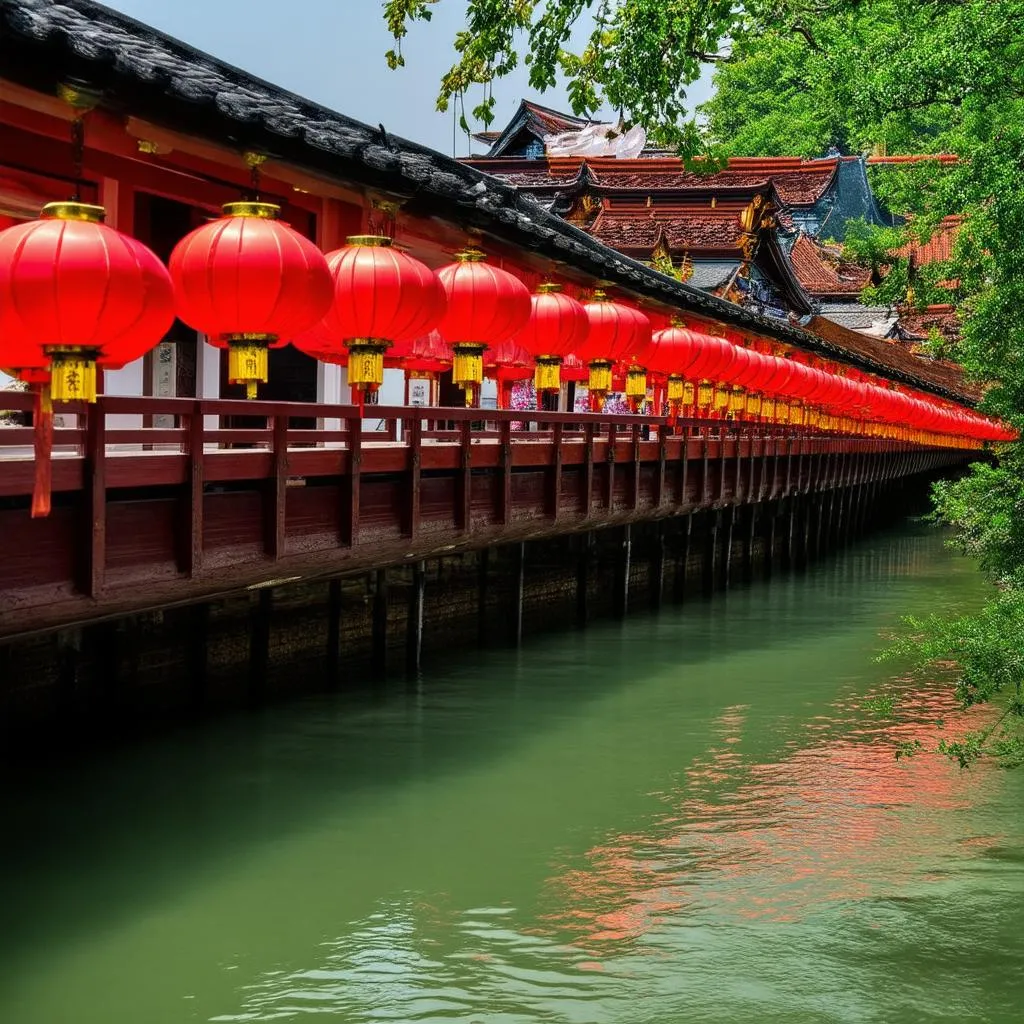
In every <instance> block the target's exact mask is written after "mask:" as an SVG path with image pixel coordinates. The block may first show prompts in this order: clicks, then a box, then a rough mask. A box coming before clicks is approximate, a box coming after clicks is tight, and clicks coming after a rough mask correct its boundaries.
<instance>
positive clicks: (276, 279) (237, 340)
mask: <svg viewBox="0 0 1024 1024" xmlns="http://www.w3.org/2000/svg"><path fill="white" fill-rule="evenodd" d="M280 213H281V208H280V207H279V206H277V205H276V204H275V203H265V202H259V201H248V200H247V201H243V202H235V203H227V204H226V205H225V206H224V215H223V216H222V217H220V218H218V219H217V220H214V221H211V222H210V223H208V224H204V225H203V226H202V227H199V228H196V230H195V231H193V232H191V233H190V234H188V235H186V236H185V237H184V238H183V239H182V240H181V241H180V242H179V243H178V244H177V245H176V246H175V247H174V251H173V252H172V253H171V259H170V271H171V278H172V280H173V281H174V293H175V300H176V303H177V307H178V316H180V317H181V319H182V320H184V321H185V323H187V324H188V325H189V326H190V327H192V328H193V329H195V330H197V331H200V332H201V333H203V334H205V335H206V336H207V337H208V338H209V340H210V341H211V342H212V343H213V344H214V345H217V346H218V347H220V348H226V349H227V350H228V381H229V382H230V383H232V384H242V385H244V387H245V395H246V398H255V397H256V394H257V386H258V385H259V384H264V383H266V381H267V376H268V374H267V371H268V365H269V359H268V349H269V348H271V347H276V346H279V345H284V344H286V343H287V342H288V341H289V340H290V339H291V338H293V337H294V336H295V335H297V334H299V333H300V332H302V331H304V330H307V329H308V328H310V327H312V326H313V324H315V323H316V322H317V321H318V320H319V319H320V318H321V317H322V316H323V315H324V314H325V313H326V312H327V310H328V308H329V307H330V304H331V295H332V290H331V276H330V272H329V271H328V269H327V261H326V260H325V259H324V255H323V253H321V252H320V250H319V249H318V248H317V247H316V246H315V245H314V244H313V243H312V242H311V241H309V239H307V238H304V237H303V236H302V235H300V234H299V232H298V231H296V230H295V229H294V228H292V227H291V226H289V225H288V224H285V223H284V222H283V221H281V220H279V219H278V217H279V215H280Z"/></svg>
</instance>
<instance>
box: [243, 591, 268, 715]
mask: <svg viewBox="0 0 1024 1024" xmlns="http://www.w3.org/2000/svg"><path fill="white" fill-rule="evenodd" d="M273 611H274V591H273V590H272V589H271V588H270V587H264V588H263V589H262V590H260V591H258V593H257V596H256V600H255V602H253V604H252V605H251V606H250V608H249V700H250V702H251V703H252V704H260V703H262V702H263V699H264V697H265V696H266V692H267V670H268V668H269V666H270V620H271V617H272V615H273Z"/></svg>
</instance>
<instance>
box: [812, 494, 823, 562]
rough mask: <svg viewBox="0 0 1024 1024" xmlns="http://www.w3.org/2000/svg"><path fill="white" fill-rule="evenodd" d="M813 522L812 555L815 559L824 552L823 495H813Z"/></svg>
mask: <svg viewBox="0 0 1024 1024" xmlns="http://www.w3.org/2000/svg"><path fill="white" fill-rule="evenodd" d="M813 508H814V522H813V524H812V528H813V530H814V557H815V558H816V559H818V558H821V556H822V555H823V554H824V553H825V552H824V534H825V495H824V494H816V495H815V496H814V505H813Z"/></svg>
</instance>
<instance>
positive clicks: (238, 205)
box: [222, 199, 281, 220]
mask: <svg viewBox="0 0 1024 1024" xmlns="http://www.w3.org/2000/svg"><path fill="white" fill-rule="evenodd" d="M222 210H223V212H224V216H225V217H261V218H263V220H277V218H278V217H279V216H280V214H281V207H280V206H278V205H277V203H264V202H259V201H257V200H254V199H240V200H238V201H237V202H234V203H225V204H224V206H223V207H222Z"/></svg>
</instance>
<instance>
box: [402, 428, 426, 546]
mask: <svg viewBox="0 0 1024 1024" xmlns="http://www.w3.org/2000/svg"><path fill="white" fill-rule="evenodd" d="M406 436H407V437H408V439H409V486H408V489H407V490H406V495H405V502H406V515H407V517H408V518H407V521H406V524H405V534H406V536H407V537H408V538H409V539H410V540H415V539H416V537H417V535H418V534H419V529H420V466H421V464H422V460H423V420H421V419H419V418H418V417H417V418H416V419H414V420H412V421H411V423H410V424H409V428H408V430H407V431H406Z"/></svg>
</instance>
